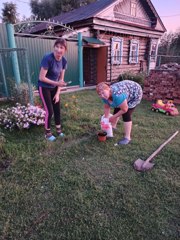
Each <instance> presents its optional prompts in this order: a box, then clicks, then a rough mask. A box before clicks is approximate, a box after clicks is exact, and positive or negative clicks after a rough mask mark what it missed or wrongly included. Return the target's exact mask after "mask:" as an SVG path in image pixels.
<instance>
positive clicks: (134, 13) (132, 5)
mask: <svg viewBox="0 0 180 240" xmlns="http://www.w3.org/2000/svg"><path fill="white" fill-rule="evenodd" d="M136 6H137V4H136V3H135V2H131V16H133V17H135V16H136Z"/></svg>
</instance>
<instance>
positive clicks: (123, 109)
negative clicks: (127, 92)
mask: <svg viewBox="0 0 180 240" xmlns="http://www.w3.org/2000/svg"><path fill="white" fill-rule="evenodd" d="M118 108H120V110H119V111H118V112H117V113H116V114H114V115H113V116H112V117H110V119H109V121H110V122H111V123H114V122H115V121H116V120H117V119H118V118H119V117H120V116H122V115H123V114H124V113H126V112H127V111H128V104H127V100H124V101H123V102H122V103H121V104H120V105H119V106H118Z"/></svg>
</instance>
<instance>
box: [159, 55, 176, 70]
mask: <svg viewBox="0 0 180 240" xmlns="http://www.w3.org/2000/svg"><path fill="white" fill-rule="evenodd" d="M168 63H178V64H180V56H168V55H158V56H157V61H156V66H157V67H159V66H160V65H162V64H168Z"/></svg>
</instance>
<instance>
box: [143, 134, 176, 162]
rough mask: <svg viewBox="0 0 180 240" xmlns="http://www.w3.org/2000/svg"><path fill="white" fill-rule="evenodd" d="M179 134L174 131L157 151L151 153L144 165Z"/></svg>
mask: <svg viewBox="0 0 180 240" xmlns="http://www.w3.org/2000/svg"><path fill="white" fill-rule="evenodd" d="M178 133H179V131H176V132H175V133H174V134H173V135H172V136H171V137H169V138H168V139H167V140H166V141H165V142H164V143H163V144H161V145H160V146H159V147H158V149H157V150H156V151H155V152H153V153H152V154H151V155H150V156H149V157H148V158H147V159H146V161H145V163H148V162H150V161H151V160H152V159H153V158H154V157H155V156H156V155H157V154H158V153H159V152H160V151H161V149H162V148H163V147H164V146H165V145H166V144H168V143H169V142H170V141H171V140H172V139H173V138H174V137H175V136H176V135H177V134H178Z"/></svg>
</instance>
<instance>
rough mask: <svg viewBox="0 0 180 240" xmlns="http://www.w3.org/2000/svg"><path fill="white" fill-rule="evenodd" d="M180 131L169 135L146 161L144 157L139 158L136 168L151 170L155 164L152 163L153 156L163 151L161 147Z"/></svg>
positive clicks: (142, 170) (135, 164) (141, 170)
mask: <svg viewBox="0 0 180 240" xmlns="http://www.w3.org/2000/svg"><path fill="white" fill-rule="evenodd" d="M178 132H179V131H176V132H175V133H174V134H173V135H172V136H171V137H169V138H168V139H167V140H166V141H165V142H164V143H163V144H161V145H160V147H159V148H158V149H157V150H156V151H155V152H153V153H152V154H151V155H150V156H149V157H148V158H147V159H146V161H143V160H142V159H140V158H139V159H137V160H136V161H135V162H134V169H135V170H137V171H140V172H144V171H148V170H151V169H152V168H153V166H154V163H152V162H151V161H152V160H153V158H154V157H155V156H156V155H157V154H158V153H159V152H160V151H161V149H162V148H163V147H164V146H165V145H166V144H168V143H169V142H170V141H171V140H172V139H173V138H174V137H175V136H176V135H177V134H178Z"/></svg>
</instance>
